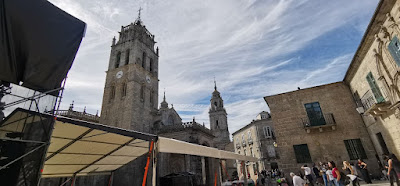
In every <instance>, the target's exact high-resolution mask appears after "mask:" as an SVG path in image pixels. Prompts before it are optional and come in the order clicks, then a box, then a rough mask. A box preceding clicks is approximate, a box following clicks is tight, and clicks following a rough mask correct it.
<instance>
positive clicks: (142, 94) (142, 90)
mask: <svg viewBox="0 0 400 186" xmlns="http://www.w3.org/2000/svg"><path fill="white" fill-rule="evenodd" d="M140 100H141V101H142V102H143V101H144V85H142V86H141V87H140Z"/></svg>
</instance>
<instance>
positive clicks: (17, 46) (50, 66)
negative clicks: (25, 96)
mask: <svg viewBox="0 0 400 186" xmlns="http://www.w3.org/2000/svg"><path fill="white" fill-rule="evenodd" d="M0 26H1V27H0V80H3V81H7V82H11V83H15V84H20V82H21V81H22V82H23V84H22V86H24V87H27V88H30V89H33V90H37V91H41V92H44V91H48V90H53V89H56V88H59V87H60V86H61V82H62V80H63V79H64V78H65V77H66V75H67V73H68V71H69V69H70V68H71V66H72V63H73V60H74V58H75V55H76V53H77V51H78V48H79V45H80V43H81V40H82V37H83V35H84V32H85V27H86V24H85V23H84V22H83V21H81V20H79V19H77V18H75V17H73V16H71V15H69V14H68V13H66V12H64V11H63V10H61V9H59V8H57V7H56V6H54V5H53V4H51V3H50V2H48V1H46V0H0Z"/></svg>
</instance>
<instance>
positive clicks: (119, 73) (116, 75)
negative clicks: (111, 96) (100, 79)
mask: <svg viewBox="0 0 400 186" xmlns="http://www.w3.org/2000/svg"><path fill="white" fill-rule="evenodd" d="M123 75H124V73H123V72H122V71H119V72H117V74H115V77H117V78H118V79H119V78H121V77H122V76H123Z"/></svg>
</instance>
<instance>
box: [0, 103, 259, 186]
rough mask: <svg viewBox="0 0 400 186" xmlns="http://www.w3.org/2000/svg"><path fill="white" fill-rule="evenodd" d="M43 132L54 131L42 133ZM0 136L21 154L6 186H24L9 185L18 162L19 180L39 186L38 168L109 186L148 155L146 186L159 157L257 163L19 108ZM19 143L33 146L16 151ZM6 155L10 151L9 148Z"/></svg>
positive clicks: (8, 168)
mask: <svg viewBox="0 0 400 186" xmlns="http://www.w3.org/2000/svg"><path fill="white" fill-rule="evenodd" d="M42 127H45V128H46V129H51V130H44V129H42ZM0 136H1V137H4V138H5V139H7V140H8V141H10V142H11V143H9V145H13V146H14V147H17V150H13V151H5V153H7V154H11V153H20V154H21V156H20V159H14V161H12V162H9V163H8V164H6V165H4V166H2V167H0V171H2V172H1V174H0V178H3V179H2V180H5V181H6V182H7V183H6V185H21V184H20V183H18V184H12V182H11V181H13V179H11V178H13V176H15V171H18V170H17V169H14V167H17V166H18V165H17V164H18V162H19V163H21V161H19V160H22V161H23V162H24V166H25V169H23V171H24V170H25V171H26V172H22V174H20V176H24V177H25V178H24V179H25V180H29V181H30V182H29V185H35V184H37V183H35V182H34V181H35V179H36V178H35V176H34V175H33V174H30V173H31V172H32V171H34V170H35V169H36V167H41V169H40V172H41V173H40V176H41V178H48V177H69V178H70V179H69V180H67V182H70V184H71V185H74V180H75V178H76V177H77V176H89V175H99V174H103V175H110V176H109V183H112V178H113V176H112V175H113V172H114V171H115V170H117V169H118V168H120V167H122V166H124V165H126V164H128V163H129V162H131V161H134V160H135V159H136V158H137V157H140V156H142V155H145V154H147V155H148V158H147V165H146V167H144V168H145V170H146V172H145V174H144V175H143V186H144V185H145V184H146V180H147V175H148V173H147V172H148V170H149V168H150V167H151V168H152V169H153V171H152V179H151V180H152V183H153V185H156V171H155V170H156V167H157V159H156V158H155V157H157V153H176V154H188V155H195V156H202V157H210V158H216V159H219V160H226V159H233V160H239V161H258V159H257V158H254V157H250V156H243V155H239V154H235V153H234V152H228V151H223V150H218V149H216V148H211V147H206V146H201V145H196V144H192V143H187V142H183V141H179V140H174V139H169V138H164V137H158V136H155V135H152V134H145V133H140V132H136V131H131V130H125V129H121V128H116V127H111V126H106V125H101V124H98V123H91V122H87V121H81V120H76V119H72V118H67V117H61V116H58V117H54V116H53V115H51V114H45V113H39V112H35V111H30V110H26V109H21V108H18V109H16V110H14V111H13V112H12V113H11V114H10V115H9V116H7V117H6V119H5V120H4V121H3V122H1V123H0ZM19 142H27V143H30V144H33V145H31V146H23V145H17V144H18V143H19ZM47 145H49V147H48V148H47V149H45V148H42V147H44V146H47ZM6 147H7V146H6ZM5 149H6V150H9V148H5ZM23 152H26V153H23ZM40 158H43V159H44V163H43V164H41V161H37V160H38V159H40ZM13 163H14V166H13ZM218 170H220V168H219V169H218ZM218 170H215V171H216V173H215V183H217V182H220V181H221V180H217V177H220V176H217V174H221V172H218ZM14 180H15V179H14Z"/></svg>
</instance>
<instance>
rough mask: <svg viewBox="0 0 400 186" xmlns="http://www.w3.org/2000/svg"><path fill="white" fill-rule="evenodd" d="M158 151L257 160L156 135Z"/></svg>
mask: <svg viewBox="0 0 400 186" xmlns="http://www.w3.org/2000/svg"><path fill="white" fill-rule="evenodd" d="M157 143H158V151H159V152H165V153H175V154H189V155H196V156H204V157H211V158H217V159H232V160H241V161H254V162H255V161H258V159H257V158H255V157H251V156H243V155H239V154H236V153H234V152H229V151H224V150H218V149H216V148H211V147H206V146H202V145H196V144H193V143H188V142H184V141H179V140H175V139H170V138H164V137H158V142H157Z"/></svg>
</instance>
